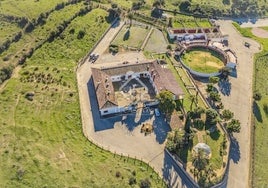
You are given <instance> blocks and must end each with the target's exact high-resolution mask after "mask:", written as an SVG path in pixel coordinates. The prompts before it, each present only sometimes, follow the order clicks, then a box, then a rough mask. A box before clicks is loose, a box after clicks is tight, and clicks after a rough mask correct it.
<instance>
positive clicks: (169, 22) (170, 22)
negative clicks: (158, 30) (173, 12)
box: [168, 17, 173, 27]
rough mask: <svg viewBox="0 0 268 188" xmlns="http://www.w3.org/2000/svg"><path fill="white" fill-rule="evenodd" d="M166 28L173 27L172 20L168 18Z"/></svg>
mask: <svg viewBox="0 0 268 188" xmlns="http://www.w3.org/2000/svg"><path fill="white" fill-rule="evenodd" d="M168 27H173V24H172V18H171V17H170V18H168Z"/></svg>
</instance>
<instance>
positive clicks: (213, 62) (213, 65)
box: [181, 50, 224, 73]
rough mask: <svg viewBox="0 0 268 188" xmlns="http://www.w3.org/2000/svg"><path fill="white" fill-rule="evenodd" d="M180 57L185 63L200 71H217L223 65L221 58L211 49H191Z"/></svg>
mask: <svg viewBox="0 0 268 188" xmlns="http://www.w3.org/2000/svg"><path fill="white" fill-rule="evenodd" d="M181 58H182V61H183V63H184V64H185V65H187V66H188V67H190V68H191V69H192V70H194V71H197V72H202V73H214V72H218V71H219V70H220V69H221V68H222V67H223V66H224V64H223V62H222V61H221V59H219V58H218V57H217V55H216V54H215V53H213V52H212V51H205V50H191V51H188V52H187V53H185V54H184V55H183V56H182V57H181Z"/></svg>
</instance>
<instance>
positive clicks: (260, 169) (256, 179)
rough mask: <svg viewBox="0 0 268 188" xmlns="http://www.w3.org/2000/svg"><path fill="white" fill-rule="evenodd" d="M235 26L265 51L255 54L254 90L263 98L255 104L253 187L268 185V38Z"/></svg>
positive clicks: (248, 29) (249, 29)
mask: <svg viewBox="0 0 268 188" xmlns="http://www.w3.org/2000/svg"><path fill="white" fill-rule="evenodd" d="M234 26H235V27H236V28H237V29H238V31H240V33H241V34H242V35H244V36H245V37H250V38H253V39H254V40H256V41H258V42H259V43H261V44H262V48H263V51H262V52H260V53H259V54H256V55H255V63H254V69H255V70H254V82H253V83H254V85H253V89H254V91H258V92H260V93H261V95H262V99H261V100H260V101H257V102H256V104H255V105H254V107H255V108H254V113H253V118H254V124H255V126H254V127H255V129H254V133H255V135H254V140H255V142H254V153H253V155H254V156H253V160H252V162H253V168H254V170H253V171H252V173H253V174H252V177H253V187H267V186H268V182H267V179H268V171H267V170H266V169H267V168H268V156H267V153H268V147H267V146H268V140H267V138H268V127H267V125H268V115H267V112H265V106H266V105H267V104H268V84H267V83H268V78H267V73H268V66H267V62H268V40H267V39H263V38H258V37H256V36H254V35H253V34H252V33H251V28H240V26H239V25H238V24H236V23H234Z"/></svg>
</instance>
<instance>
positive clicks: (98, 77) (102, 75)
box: [92, 61, 183, 109]
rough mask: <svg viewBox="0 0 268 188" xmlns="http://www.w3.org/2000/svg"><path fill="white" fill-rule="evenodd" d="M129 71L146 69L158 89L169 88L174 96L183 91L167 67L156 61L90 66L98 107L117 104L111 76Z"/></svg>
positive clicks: (181, 93)
mask: <svg viewBox="0 0 268 188" xmlns="http://www.w3.org/2000/svg"><path fill="white" fill-rule="evenodd" d="M129 71H132V72H144V71H148V72H149V73H150V74H151V77H152V78H153V81H154V83H155V85H156V88H157V90H158V91H161V90H169V91H171V92H172V93H173V94H174V95H176V96H178V95H183V91H182V90H181V88H180V87H179V84H178V83H177V81H176V79H175V77H174V75H173V73H172V72H171V71H170V70H169V69H167V68H163V67H162V65H160V64H158V63H157V61H154V62H145V63H132V64H122V65H118V66H116V67H106V68H92V77H93V82H94V87H95V91H96V95H97V100H98V104H99V108H100V109H103V108H107V107H111V106H117V105H118V104H117V101H116V99H115V91H114V88H113V84H112V81H111V76H114V75H125V74H126V73H127V72H129Z"/></svg>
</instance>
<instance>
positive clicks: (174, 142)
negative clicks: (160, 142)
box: [166, 129, 185, 152]
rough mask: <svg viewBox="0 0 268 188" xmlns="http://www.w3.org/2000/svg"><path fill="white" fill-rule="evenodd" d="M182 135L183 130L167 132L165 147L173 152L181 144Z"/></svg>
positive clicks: (183, 133)
mask: <svg viewBox="0 0 268 188" xmlns="http://www.w3.org/2000/svg"><path fill="white" fill-rule="evenodd" d="M184 136H185V132H184V131H180V130H178V129H176V130H174V131H172V132H169V133H168V137H167V144H166V148H167V149H168V150H169V151H171V152H175V151H176V149H180V148H181V146H182V145H183V141H184Z"/></svg>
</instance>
